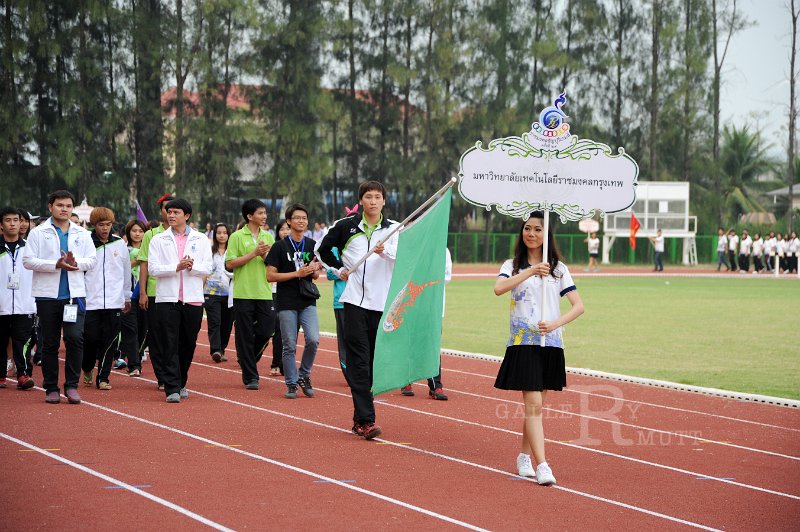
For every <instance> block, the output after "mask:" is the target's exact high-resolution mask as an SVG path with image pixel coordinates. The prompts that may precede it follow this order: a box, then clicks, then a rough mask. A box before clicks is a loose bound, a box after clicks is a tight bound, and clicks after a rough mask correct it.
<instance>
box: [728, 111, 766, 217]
mask: <svg viewBox="0 0 800 532" xmlns="http://www.w3.org/2000/svg"><path fill="white" fill-rule="evenodd" d="M769 167H770V161H769V159H768V157H767V155H766V149H765V148H764V147H762V146H761V136H760V134H759V133H758V132H756V133H750V131H749V130H748V128H747V126H745V127H743V128H741V129H738V128H736V127H735V126H733V127H725V128H724V129H723V132H722V152H721V154H720V170H721V174H722V175H724V177H725V178H726V179H725V180H724V181H722V182H723V183H724V188H723V189H722V196H721V200H722V202H721V204H722V207H723V212H724V214H725V217H724V218H723V219H722V221H723V222H730V223H735V222H736V221H737V220H738V218H739V215H741V214H745V213H749V212H763V211H764V207H762V206H761V205H760V204H759V203H758V202H757V201H756V200H755V199H754V198H752V197H751V195H750V192H749V186H751V185H752V184H753V182H754V181H755V179H756V177H758V176H759V175H761V173H762V172H764V171H765V170H766V169H768V168H769Z"/></svg>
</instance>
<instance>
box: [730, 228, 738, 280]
mask: <svg viewBox="0 0 800 532" xmlns="http://www.w3.org/2000/svg"><path fill="white" fill-rule="evenodd" d="M738 251H739V237H738V236H736V231H734V230H733V228H731V229H728V263H729V264H730V270H731V271H733V272H735V271H736V253H737V252H738Z"/></svg>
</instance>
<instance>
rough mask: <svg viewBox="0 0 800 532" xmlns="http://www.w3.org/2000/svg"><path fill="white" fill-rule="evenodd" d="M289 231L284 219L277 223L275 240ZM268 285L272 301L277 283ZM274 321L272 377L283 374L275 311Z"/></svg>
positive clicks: (280, 341) (270, 367) (278, 326)
mask: <svg viewBox="0 0 800 532" xmlns="http://www.w3.org/2000/svg"><path fill="white" fill-rule="evenodd" d="M290 232H291V231H290V229H289V224H288V223H287V222H286V220H284V221H283V223H280V224H278V239H277V240H283V239H284V238H286V237H287V236H289V233H290ZM277 240H276V241H277ZM337 279H338V277H337ZM270 287H271V289H272V299H273V301H274V300H275V297H276V294H277V293H278V283H270ZM334 297H335V296H334ZM274 323H275V326H274V331H275V332H274V333H273V334H272V362H271V363H270V366H269V374H270V375H271V376H273V377H277V376H278V375H283V338H281V326H280V323H278V313H277V312H276V313H275V322H274Z"/></svg>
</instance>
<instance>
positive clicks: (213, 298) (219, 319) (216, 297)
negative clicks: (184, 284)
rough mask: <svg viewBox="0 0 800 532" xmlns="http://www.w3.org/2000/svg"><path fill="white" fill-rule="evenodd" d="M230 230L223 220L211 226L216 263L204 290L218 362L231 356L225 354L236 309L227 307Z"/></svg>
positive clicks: (210, 337)
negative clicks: (226, 263)
mask: <svg viewBox="0 0 800 532" xmlns="http://www.w3.org/2000/svg"><path fill="white" fill-rule="evenodd" d="M230 233H231V231H230V229H228V226H227V225H225V224H224V223H218V224H216V225H215V226H214V227H213V229H212V230H211V237H212V239H213V240H212V243H211V256H212V257H213V263H214V265H213V267H212V269H211V275H209V276H208V279H206V284H205V288H204V290H203V293H204V295H205V305H204V306H205V309H206V317H207V318H208V343H209V345H210V346H211V358H212V359H213V360H214V362H218V363H219V362H225V361H227V360H228V357H226V356H225V349H227V348H228V341H229V340H230V338H231V329H232V328H233V309H232V308H229V307H228V296H229V295H230V289H231V279H233V273H232V272H229V271H228V270H227V269H226V268H225V253H226V251H227V249H228V237H230Z"/></svg>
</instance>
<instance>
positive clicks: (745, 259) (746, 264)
mask: <svg viewBox="0 0 800 532" xmlns="http://www.w3.org/2000/svg"><path fill="white" fill-rule="evenodd" d="M752 245H753V239H752V238H750V235H749V234H747V229H744V230H742V239H741V240H740V241H739V272H740V273H747V272H748V271H749V270H750V246H752Z"/></svg>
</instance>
